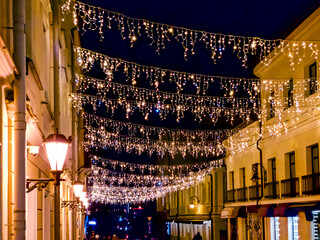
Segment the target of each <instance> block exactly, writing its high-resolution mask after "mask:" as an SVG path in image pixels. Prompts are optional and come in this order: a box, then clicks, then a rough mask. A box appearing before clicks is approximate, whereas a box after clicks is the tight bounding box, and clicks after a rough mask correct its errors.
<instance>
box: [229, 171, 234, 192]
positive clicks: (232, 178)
mask: <svg viewBox="0 0 320 240" xmlns="http://www.w3.org/2000/svg"><path fill="white" fill-rule="evenodd" d="M229 183H230V185H229V189H230V190H234V172H233V171H232V172H229Z"/></svg>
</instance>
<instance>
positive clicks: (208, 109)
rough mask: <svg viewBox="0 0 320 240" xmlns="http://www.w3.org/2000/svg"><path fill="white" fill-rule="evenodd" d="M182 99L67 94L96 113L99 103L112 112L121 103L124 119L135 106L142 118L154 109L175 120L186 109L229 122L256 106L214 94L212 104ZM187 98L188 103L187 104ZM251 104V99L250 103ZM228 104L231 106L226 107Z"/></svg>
mask: <svg viewBox="0 0 320 240" xmlns="http://www.w3.org/2000/svg"><path fill="white" fill-rule="evenodd" d="M182 100H183V99H182ZM182 100H181V102H179V105H173V104H168V103H165V101H163V103H162V102H153V103H152V102H146V101H145V100H139V99H136V100H126V99H123V98H118V99H114V98H106V97H100V96H95V95H89V94H80V93H73V94H71V101H72V103H73V107H75V108H77V109H82V108H83V106H85V105H91V106H92V108H93V111H94V113H96V112H97V109H98V108H99V107H101V106H105V108H106V111H107V112H110V113H111V114H112V115H113V114H114V112H115V110H116V109H117V108H119V107H122V108H123V109H125V111H126V117H127V118H128V119H129V118H130V116H131V115H132V114H133V113H134V112H135V110H139V112H140V113H141V114H142V115H143V116H144V118H145V120H148V117H149V115H150V113H151V112H156V113H157V114H158V115H159V117H160V119H161V120H164V119H166V118H167V116H168V115H172V114H175V117H176V120H177V122H179V121H180V119H181V118H183V117H184V114H185V112H187V111H190V112H191V113H192V114H193V115H194V117H195V121H199V122H201V121H202V119H203V117H204V116H209V117H210V118H211V120H212V122H213V123H216V121H217V120H218V119H219V118H220V117H221V116H224V117H225V120H226V121H230V122H231V123H232V122H233V121H234V117H235V116H237V117H239V118H240V119H248V117H249V116H250V114H251V113H254V114H257V111H258V109H257V107H254V108H250V105H251V104H252V103H251V102H250V100H249V99H247V98H223V97H216V98H212V100H211V101H209V104H212V105H211V106H203V105H199V104H204V102H202V103H201V102H192V103H194V105H192V103H191V102H190V101H191V100H192V99H190V101H188V102H187V103H186V104H183V103H182ZM193 100H194V99H193ZM189 102H190V104H188V103H189ZM256 102H258V101H256ZM187 104H188V105H187ZM255 104H256V103H255V102H254V103H253V105H255ZM228 105H230V106H231V107H227V106H228Z"/></svg>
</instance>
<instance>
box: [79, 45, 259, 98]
mask: <svg viewBox="0 0 320 240" xmlns="http://www.w3.org/2000/svg"><path fill="white" fill-rule="evenodd" d="M74 52H75V53H76V58H77V61H78V64H79V66H80V67H81V68H82V70H84V71H85V72H88V71H90V70H91V68H92V66H93V65H94V64H95V63H96V62H100V67H101V69H102V70H103V71H104V73H105V74H106V80H108V81H112V80H113V76H114V74H115V72H118V71H119V68H120V67H122V68H123V73H124V74H125V75H126V77H127V79H128V80H130V81H131V82H133V81H135V84H136V83H137V80H138V79H139V78H140V77H141V75H142V74H143V75H144V76H145V77H146V79H147V80H149V81H150V84H151V86H152V87H153V88H155V89H157V90H159V89H158V88H159V85H160V84H163V83H175V85H176V89H177V91H178V93H179V92H180V91H183V89H184V87H185V86H186V84H187V83H191V84H192V85H193V86H194V87H195V88H196V92H197V94H199V93H201V94H206V91H207V89H208V88H209V86H210V84H213V83H218V84H219V86H220V89H221V90H222V91H224V92H225V96H228V94H229V92H230V90H233V91H234V93H237V92H238V91H239V89H242V90H244V91H246V92H247V93H248V96H250V97H252V98H254V97H255V96H256V95H257V93H258V90H259V84H260V80H259V79H257V78H234V77H223V76H214V75H204V74H195V73H189V72H181V71H175V70H171V69H165V68H159V67H154V66H150V65H149V66H147V65H141V64H138V63H135V62H130V61H125V60H123V59H120V58H112V57H109V56H107V55H105V54H101V53H97V52H94V51H91V50H88V49H85V48H81V47H74ZM79 80H81V78H80V79H79ZM83 80H88V79H83Z"/></svg>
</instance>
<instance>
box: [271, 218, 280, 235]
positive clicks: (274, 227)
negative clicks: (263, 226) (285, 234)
mask: <svg viewBox="0 0 320 240" xmlns="http://www.w3.org/2000/svg"><path fill="white" fill-rule="evenodd" d="M270 236H271V240H280V222H279V217H271V218H270Z"/></svg>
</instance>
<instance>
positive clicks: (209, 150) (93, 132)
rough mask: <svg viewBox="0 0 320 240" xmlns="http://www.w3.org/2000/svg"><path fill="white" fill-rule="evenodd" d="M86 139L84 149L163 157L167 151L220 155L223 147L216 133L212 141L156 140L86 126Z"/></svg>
mask: <svg viewBox="0 0 320 240" xmlns="http://www.w3.org/2000/svg"><path fill="white" fill-rule="evenodd" d="M85 138H86V141H85V142H84V143H83V144H84V147H85V150H86V151H89V150H90V149H91V148H95V149H97V148H105V147H106V148H111V149H114V150H116V151H118V152H122V151H126V152H128V153H133V152H135V153H136V154H142V153H143V152H146V153H148V154H149V155H150V156H151V155H152V154H153V153H156V154H157V155H158V156H160V157H163V156H164V154H165V153H167V152H168V153H169V154H170V155H171V156H172V157H174V156H175V155H176V154H178V153H180V154H181V155H182V156H183V157H185V156H186V155H187V153H188V154H189V155H191V156H193V157H199V156H205V157H210V156H222V155H223V153H224V148H223V146H222V145H221V136H220V135H219V134H217V135H216V136H215V138H214V139H213V140H212V141H197V142H195V141H184V142H182V141H164V140H162V141H157V140H151V139H145V138H137V137H129V136H127V135H119V134H118V133H112V132H108V131H106V130H104V129H97V128H93V127H87V128H86V133H85Z"/></svg>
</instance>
